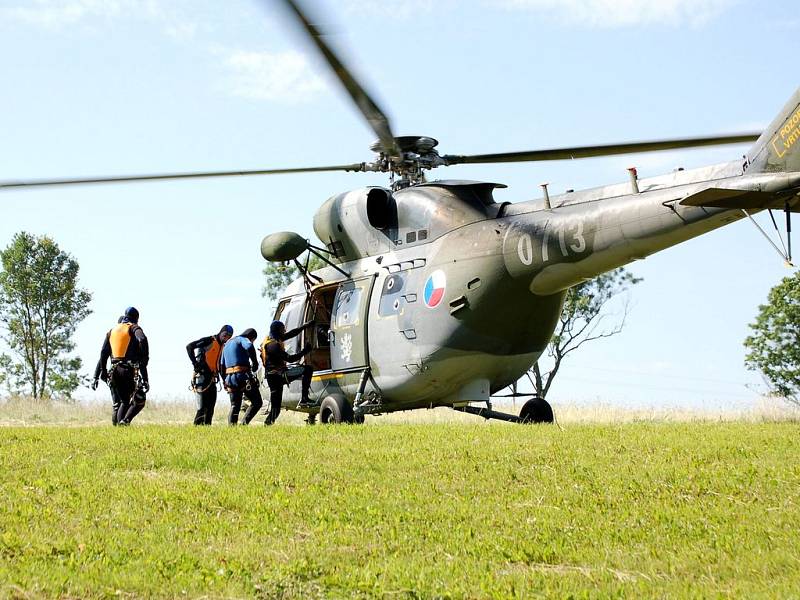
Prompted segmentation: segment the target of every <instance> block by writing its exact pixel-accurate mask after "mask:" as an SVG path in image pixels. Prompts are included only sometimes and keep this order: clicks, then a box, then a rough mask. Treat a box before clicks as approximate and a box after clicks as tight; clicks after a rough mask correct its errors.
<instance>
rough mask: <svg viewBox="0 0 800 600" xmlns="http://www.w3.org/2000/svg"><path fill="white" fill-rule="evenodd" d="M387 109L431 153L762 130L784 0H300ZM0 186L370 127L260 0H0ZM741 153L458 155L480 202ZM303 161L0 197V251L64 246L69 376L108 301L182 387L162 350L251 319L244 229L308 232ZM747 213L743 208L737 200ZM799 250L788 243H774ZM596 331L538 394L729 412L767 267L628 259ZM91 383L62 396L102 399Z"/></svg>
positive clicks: (703, 247)
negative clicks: (481, 186) (84, 301)
mask: <svg viewBox="0 0 800 600" xmlns="http://www.w3.org/2000/svg"><path fill="white" fill-rule="evenodd" d="M307 4H308V5H309V6H310V7H312V8H313V11H314V12H315V14H317V15H318V16H319V20H320V21H321V22H322V23H324V24H325V25H326V29H327V30H328V31H330V32H331V33H332V38H331V40H332V41H331V43H332V44H333V45H334V46H335V47H337V48H338V49H340V50H341V52H342V55H343V56H344V57H345V59H346V61H347V62H348V63H349V64H350V65H352V67H353V70H354V71H355V72H356V73H357V74H358V75H359V76H360V78H361V79H362V81H363V82H364V84H365V85H366V86H367V88H368V89H369V90H370V92H371V93H372V95H373V96H374V97H375V98H376V99H377V101H378V103H379V104H380V105H381V106H382V107H383V109H384V110H385V112H387V113H388V115H389V116H390V118H391V119H392V125H393V128H394V130H395V132H396V133H397V134H398V135H412V134H413V135H427V136H432V137H435V138H437V139H438V140H439V141H440V145H439V149H440V151H441V152H442V153H447V154H472V153H490V152H491V153H493V152H508V151H514V150H527V149H536V148H549V147H559V146H567V145H578V144H581V145H589V144H602V143H612V142H621V141H630V140H645V139H656V138H671V137H683V136H692V135H711V134H719V133H734V132H740V131H750V130H758V129H760V128H763V127H765V126H766V125H767V124H768V123H769V122H770V121H771V119H772V118H773V117H774V116H775V114H777V113H778V111H779V110H780V109H781V107H782V106H783V104H784V103H785V102H786V100H787V99H788V98H789V96H790V95H791V94H792V93H793V92H794V90H795V89H796V87H797V86H798V84H799V83H800V82H799V81H798V79H797V77H796V75H793V73H796V63H795V62H794V60H793V58H794V57H796V56H798V55H800V52H799V51H800V36H798V30H800V18H798V17H797V11H796V5H795V3H794V2H790V1H789V0H776V1H774V2H769V3H764V2H756V1H749V0H649V1H648V0H564V1H557V0H461V1H456V0H438V1H436V2H434V1H429V0H406V1H405V2H402V3H385V2H375V1H368V0H340V1H338V2H335V1H333V0H324V1H323V0H316V1H314V2H307ZM0 81H1V82H2V85H1V87H0V90H2V91H1V93H0V124H1V127H0V132H2V134H1V135H0V180H9V179H26V178H43V177H79V176H91V175H116V174H126V173H150V172H160V171H194V170H226V169H256V168H279V167H294V166H315V165H328V164H342V163H350V162H361V161H368V160H370V159H371V157H372V155H371V153H370V151H369V145H370V144H371V143H372V142H373V141H374V135H373V134H372V132H371V130H370V129H369V128H368V127H367V126H366V125H365V124H364V123H363V122H362V120H361V118H360V116H359V115H358V114H357V112H356V111H355V109H354V108H353V107H352V105H351V103H350V101H349V99H348V98H346V97H345V95H344V94H343V92H342V91H341V90H340V88H339V86H338V83H337V82H336V81H335V80H333V79H332V77H331V76H330V74H329V73H328V72H327V70H326V68H325V67H324V65H323V64H322V63H321V61H320V59H319V58H318V57H317V55H316V53H315V52H314V50H313V49H312V48H311V46H310V45H309V43H308V41H307V40H305V39H304V38H303V37H302V36H301V35H300V34H299V32H298V30H297V28H296V27H295V25H294V23H293V21H291V20H290V19H289V18H288V15H287V14H286V12H285V10H284V9H283V8H282V7H281V6H280V5H279V4H278V3H277V2H274V1H270V0H228V1H227V2H224V3H222V2H212V1H210V0H193V1H191V2H190V1H188V0H171V1H169V0H26V1H23V0H0ZM746 149H747V147H746V146H741V147H740V146H726V147H720V148H714V149H702V150H686V151H676V152H665V153H654V154H643V155H638V156H623V157H609V158H603V159H591V160H581V161H560V162H548V163H539V164H535V163H528V164H525V163H518V164H510V165H460V166H456V167H450V168H448V169H447V170H446V172H443V170H441V169H440V170H439V171H437V172H436V175H435V177H439V178H447V179H474V180H485V181H496V182H502V183H505V184H507V185H508V186H509V187H508V189H505V190H499V191H498V192H497V193H496V196H495V197H496V199H497V200H498V201H510V202H516V201H524V200H529V199H531V198H536V197H538V196H539V188H538V184H539V183H542V182H545V181H547V182H549V183H550V186H551V187H550V189H551V193H559V192H562V191H564V190H565V189H568V188H574V189H582V188H586V187H594V186H597V185H603V184H606V183H615V182H620V181H625V180H626V178H627V173H626V171H625V169H626V168H627V167H629V166H636V167H638V169H639V173H640V176H642V177H647V176H651V175H657V174H660V173H664V172H669V171H670V170H672V169H673V168H676V167H678V166H683V167H685V168H692V167H697V166H702V165H705V164H711V163H717V162H724V161H728V160H735V159H737V158H739V157H741V155H742V154H743V153H744V152H745V151H746ZM385 184H386V178H385V176H383V175H381V174H363V173H358V174H353V173H328V174H306V175H281V176H270V177H248V178H226V179H220V180H198V181H181V182H165V183H139V184H122V185H113V186H110V185H102V186H82V187H72V188H51V189H40V190H20V191H5V192H0V247H5V246H7V245H8V243H9V242H10V241H11V238H12V236H13V235H14V233H15V232H18V231H21V230H24V231H28V232H31V233H34V234H37V235H45V234H46V235H49V236H51V237H52V238H53V239H55V240H56V241H57V242H58V243H59V245H60V246H61V247H62V248H63V249H64V250H66V251H67V252H69V253H71V254H72V255H73V256H74V257H75V258H76V259H77V260H78V261H79V263H80V265H81V272H80V281H81V285H82V286H83V287H85V288H87V289H89V290H90V291H91V292H92V294H93V301H92V310H93V314H92V315H91V316H90V317H89V318H87V319H86V320H85V321H83V322H82V323H81V324H80V325H79V327H78V329H77V333H76V342H77V353H78V354H79V355H80V356H81V357H82V358H83V360H84V364H85V368H86V370H87V371H89V370H91V369H93V367H94V364H95V362H96V360H97V356H98V354H99V350H100V346H101V343H102V341H103V337H104V335H105V332H106V331H107V330H108V329H109V328H110V327H111V326H112V325H113V324H114V323H115V322H116V319H117V317H118V316H119V315H120V314H121V312H122V311H123V310H124V308H125V307H126V306H129V305H134V306H136V307H137V308H138V309H139V311H140V312H141V321H140V323H141V325H142V326H143V328H144V330H145V332H146V333H147V335H148V337H149V339H150V344H151V348H152V359H151V367H150V374H151V375H150V378H151V384H152V390H153V391H152V396H153V397H159V398H189V397H190V393H189V391H188V384H189V378H190V375H191V372H190V365H189V362H188V358H187V357H186V353H185V350H184V347H185V345H186V343H187V342H189V341H190V340H193V339H196V338H198V337H201V336H203V335H208V334H210V333H213V332H216V331H217V330H218V329H219V327H220V325H222V324H223V323H231V324H232V325H233V326H234V327H235V329H236V330H238V331H241V330H242V329H244V328H246V327H255V328H256V329H258V330H259V335H261V334H262V333H264V330H265V329H266V326H267V324H268V323H269V321H270V320H271V314H272V306H271V305H270V303H269V302H268V301H266V300H265V299H264V298H262V296H261V288H262V276H261V270H262V269H263V267H264V261H263V259H262V258H261V256H260V253H259V244H260V241H261V239H262V237H263V236H264V235H266V234H268V233H270V232H273V231H282V230H291V231H297V232H298V233H300V234H301V235H303V236H304V237H311V238H313V230H312V218H313V215H314V212H315V210H316V208H317V207H318V206H319V205H320V204H321V203H322V202H323V201H324V200H325V199H327V198H328V197H329V196H331V195H333V194H334V193H338V192H341V191H345V190H348V189H354V188H357V187H360V186H364V185H385ZM760 219H761V221H762V222H763V220H764V217H760ZM795 245H796V247H800V242H796V244H795ZM630 269H631V271H632V272H633V273H634V274H636V275H637V276H639V277H642V278H643V281H642V282H641V283H640V284H638V285H637V286H635V288H634V289H633V290H632V291H631V292H630V295H629V309H630V310H629V314H628V317H627V321H626V325H625V328H624V329H623V331H622V333H620V334H619V335H617V336H615V337H613V338H609V339H607V340H603V341H600V342H596V343H594V344H591V345H587V346H585V347H583V348H582V349H581V350H579V351H578V352H577V353H575V354H574V355H572V356H570V357H569V358H568V359H567V360H566V362H565V364H564V366H563V371H562V373H561V374H559V376H558V378H557V380H556V383H555V384H554V386H553V388H552V390H551V392H550V396H549V399H550V400H551V402H552V403H553V404H554V405H555V406H557V405H558V403H559V402H569V403H589V402H601V403H609V404H617V405H624V406H648V407H651V406H652V407H668V408H672V407H675V408H697V407H714V408H746V407H749V406H752V405H754V404H755V403H757V402H758V401H759V394H760V392H761V391H763V390H764V385H763V382H762V381H761V378H760V377H759V376H758V374H756V373H752V372H749V371H747V370H746V369H745V367H744V355H745V350H744V348H743V346H742V342H743V340H744V338H745V337H746V336H747V334H748V323H750V322H752V321H753V320H754V317H755V315H756V313H757V310H758V306H759V304H761V303H763V302H764V301H765V300H766V297H767V293H768V291H769V289H770V288H771V287H772V286H773V285H775V284H776V283H778V282H779V281H780V279H781V278H782V277H785V276H787V275H790V274H791V273H792V271H791V270H790V269H788V268H787V267H786V266H784V265H783V263H782V260H781V259H780V258H779V257H778V256H777V254H776V253H775V251H774V250H773V249H772V248H771V247H770V246H769V245H768V244H767V242H766V241H765V240H764V239H763V238H762V237H761V234H760V233H758V231H756V229H755V228H754V227H753V226H752V224H750V223H747V222H740V223H736V224H734V225H731V226H728V227H727V228H723V229H721V230H718V231H716V232H713V233H711V234H708V235H705V236H702V237H700V238H697V239H695V240H692V241H690V242H687V243H685V244H682V245H680V246H677V247H675V248H672V249H668V250H666V251H664V252H662V253H659V254H656V255H654V256H652V257H650V258H648V259H646V260H643V261H639V262H637V263H636V264H633V265H631V266H630ZM106 395H107V390H105V389H103V388H101V390H98V391H97V392H95V393H92V392H90V391H89V390H86V389H84V390H81V391H80V393H79V396H80V397H82V398H96V399H100V398H102V399H105V397H106Z"/></svg>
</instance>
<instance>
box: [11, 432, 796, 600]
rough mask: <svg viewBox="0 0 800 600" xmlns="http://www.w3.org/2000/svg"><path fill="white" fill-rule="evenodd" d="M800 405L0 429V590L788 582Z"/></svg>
mask: <svg viewBox="0 0 800 600" xmlns="http://www.w3.org/2000/svg"><path fill="white" fill-rule="evenodd" d="M798 434H800V425H799V424H797V423H767V424H754V423H718V424H714V423H679V424H674V423H672V424H652V423H646V424H626V425H621V426H619V425H617V426H615V425H573V426H570V427H567V428H566V429H564V430H560V429H558V428H555V427H536V426H530V427H522V426H511V425H506V424H496V425H489V426H487V425H485V424H483V423H480V422H476V423H475V424H473V425H467V424H435V425H392V424H389V425H385V426H381V427H372V426H366V427H364V426H361V427H359V426H342V427H319V426H317V427H295V426H285V425H284V426H276V427H273V428H269V429H267V428H264V427H253V428H249V429H248V428H237V429H227V428H223V427H212V428H207V429H194V428H191V427H188V426H183V427H181V426H166V425H140V426H135V425H134V426H133V427H131V428H128V429H112V428H111V427H71V428H55V427H26V428H13V427H8V428H1V429H0V596H8V597H21V598H27V597H42V596H45V597H54V596H58V597H63V596H68V597H80V598H87V597H111V596H124V597H127V596H135V597H151V596H158V597H173V596H181V595H184V594H185V595H186V596H189V597H198V596H204V597H269V598H272V597H306V598H307V597H315V596H319V597H350V596H359V595H361V596H383V595H388V596H389V597H436V596H445V597H456V598H463V597H470V598H471V597H501V598H502V597H552V596H557V597H567V596H572V597H608V596H627V597H642V596H650V597H652V596H669V597H674V596H679V597H708V596H723V597H728V596H730V597H753V596H763V597H792V596H795V597H797V596H800V575H799V573H800V544H798V542H800V536H798V531H797V527H798V524H800V453H798Z"/></svg>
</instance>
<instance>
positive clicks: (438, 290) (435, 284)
mask: <svg viewBox="0 0 800 600" xmlns="http://www.w3.org/2000/svg"><path fill="white" fill-rule="evenodd" d="M446 287H447V278H446V277H445V275H444V271H434V272H433V273H431V274H430V276H429V277H428V280H427V281H426V282H425V291H424V292H423V298H424V299H425V306H427V307H428V308H436V307H437V306H439V304H441V302H442V298H444V290H445V288H446Z"/></svg>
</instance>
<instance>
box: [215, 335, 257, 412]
mask: <svg viewBox="0 0 800 600" xmlns="http://www.w3.org/2000/svg"><path fill="white" fill-rule="evenodd" d="M257 337H258V334H257V333H256V330H255V329H253V328H248V329H245V330H244V331H243V332H242V333H241V335H238V336H236V337H234V338H231V339H230V340H229V341H228V342H227V343H226V344H225V347H224V348H223V349H222V360H221V361H220V366H219V370H220V373H222V374H223V377H224V378H225V379H224V383H225V389H226V390H227V391H228V394H229V396H230V399H231V412H230V414H229V415H228V424H229V425H236V424H237V423H238V422H239V412H240V411H241V410H242V397H243V396H246V397H247V399H248V400H249V401H250V407H249V408H248V409H247V412H246V413H245V415H244V421H243V423H242V424H243V425H247V424H248V423H250V421H252V420H253V417H255V416H256V415H257V414H258V411H259V410H261V405H262V404H263V401H262V400H261V391H260V390H259V389H258V379H257V378H256V376H255V373H256V372H257V371H258V359H257V358H256V348H255V346H253V342H254V341H255V340H256V338H257Z"/></svg>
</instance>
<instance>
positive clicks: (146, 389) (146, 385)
mask: <svg viewBox="0 0 800 600" xmlns="http://www.w3.org/2000/svg"><path fill="white" fill-rule="evenodd" d="M142 391H143V392H144V393H145V394H146V393H147V392H149V391H150V382H149V381H142Z"/></svg>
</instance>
